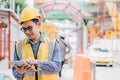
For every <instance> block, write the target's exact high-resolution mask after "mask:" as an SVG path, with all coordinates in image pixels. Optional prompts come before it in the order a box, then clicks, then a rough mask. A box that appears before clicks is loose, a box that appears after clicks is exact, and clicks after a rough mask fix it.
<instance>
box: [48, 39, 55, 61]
mask: <svg viewBox="0 0 120 80" xmlns="http://www.w3.org/2000/svg"><path fill="white" fill-rule="evenodd" d="M55 43H56V39H53V38H50V39H49V44H48V54H49V60H51V59H52V55H53V51H54V48H55Z"/></svg>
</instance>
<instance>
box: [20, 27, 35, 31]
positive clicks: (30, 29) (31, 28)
mask: <svg viewBox="0 0 120 80" xmlns="http://www.w3.org/2000/svg"><path fill="white" fill-rule="evenodd" d="M21 30H22V31H23V32H26V31H27V30H28V31H32V30H33V27H32V26H28V27H27V28H24V27H22V28H21Z"/></svg>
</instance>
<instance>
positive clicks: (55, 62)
mask: <svg viewBox="0 0 120 80" xmlns="http://www.w3.org/2000/svg"><path fill="white" fill-rule="evenodd" d="M37 66H39V67H40V68H41V69H42V70H43V71H47V72H59V71H60V69H61V59H60V48H59V44H58V42H56V44H55V48H54V51H53V55H52V59H51V60H50V61H38V62H37Z"/></svg>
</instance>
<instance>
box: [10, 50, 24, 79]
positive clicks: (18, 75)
mask: <svg viewBox="0 0 120 80" xmlns="http://www.w3.org/2000/svg"><path fill="white" fill-rule="evenodd" d="M16 54H17V53H16V51H15V52H14V57H13V61H18V58H17V55H16ZM12 73H13V75H14V77H15V78H16V79H17V80H21V79H22V78H23V77H24V75H21V74H19V73H18V72H17V70H16V68H15V67H14V66H12Z"/></svg>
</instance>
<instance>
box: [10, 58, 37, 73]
mask: <svg viewBox="0 0 120 80" xmlns="http://www.w3.org/2000/svg"><path fill="white" fill-rule="evenodd" d="M9 63H10V64H11V65H13V66H15V65H17V66H22V65H25V66H27V65H29V66H31V65H30V64H28V63H27V62H25V61H22V60H20V61H9ZM31 69H32V70H33V71H38V70H36V69H35V68H33V67H32V66H31Z"/></svg>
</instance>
